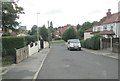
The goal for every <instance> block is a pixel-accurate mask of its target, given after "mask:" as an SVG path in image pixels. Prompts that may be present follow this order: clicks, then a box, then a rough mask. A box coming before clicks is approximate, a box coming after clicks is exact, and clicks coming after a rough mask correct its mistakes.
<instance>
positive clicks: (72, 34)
mask: <svg viewBox="0 0 120 81" xmlns="http://www.w3.org/2000/svg"><path fill="white" fill-rule="evenodd" d="M76 38H78V36H77V33H76V31H75V30H74V28H72V27H71V28H69V29H67V30H66V31H65V32H64V34H63V36H62V39H63V40H64V41H67V40H68V39H76Z"/></svg>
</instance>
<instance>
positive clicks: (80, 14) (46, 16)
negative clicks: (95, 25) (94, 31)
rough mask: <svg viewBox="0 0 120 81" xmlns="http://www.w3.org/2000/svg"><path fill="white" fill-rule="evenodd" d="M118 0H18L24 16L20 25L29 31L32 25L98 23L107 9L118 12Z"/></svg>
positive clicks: (21, 17)
mask: <svg viewBox="0 0 120 81" xmlns="http://www.w3.org/2000/svg"><path fill="white" fill-rule="evenodd" d="M118 1H120V0H19V6H21V7H23V8H24V11H25V14H24V15H21V16H20V19H19V21H20V22H22V24H21V25H24V26H27V29H31V27H32V26H33V25H36V24H37V13H38V12H39V13H40V14H39V16H38V26H42V25H44V24H45V25H46V26H47V21H48V20H49V21H52V22H53V26H54V27H58V26H64V25H66V24H72V25H77V24H78V23H79V24H82V23H83V22H86V21H90V22H92V21H99V20H100V19H101V18H102V17H103V16H105V15H106V12H107V10H108V9H111V12H112V13H116V12H118Z"/></svg>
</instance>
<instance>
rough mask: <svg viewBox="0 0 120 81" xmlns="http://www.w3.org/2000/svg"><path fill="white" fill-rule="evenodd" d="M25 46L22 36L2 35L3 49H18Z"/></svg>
mask: <svg viewBox="0 0 120 81" xmlns="http://www.w3.org/2000/svg"><path fill="white" fill-rule="evenodd" d="M24 46H25V42H24V38H23V37H3V38H2V47H3V49H14V48H16V49H19V48H22V47H24Z"/></svg>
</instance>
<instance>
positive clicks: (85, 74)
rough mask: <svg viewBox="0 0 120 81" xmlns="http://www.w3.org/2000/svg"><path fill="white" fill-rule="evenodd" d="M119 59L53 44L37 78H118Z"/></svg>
mask: <svg viewBox="0 0 120 81" xmlns="http://www.w3.org/2000/svg"><path fill="white" fill-rule="evenodd" d="M117 78H118V60H116V59H113V58H109V57H104V56H100V55H95V54H92V53H88V52H85V51H84V50H83V51H68V50H67V48H66V45H65V44H55V45H52V47H51V51H50V53H49V54H48V56H47V58H46V60H45V62H44V64H43V67H42V69H41V70H40V72H39V75H38V77H37V79H117Z"/></svg>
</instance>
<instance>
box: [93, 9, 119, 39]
mask: <svg viewBox="0 0 120 81" xmlns="http://www.w3.org/2000/svg"><path fill="white" fill-rule="evenodd" d="M110 11H111V10H110V9H108V12H107V13H106V16H105V17H103V18H102V19H101V20H100V21H99V22H98V23H97V24H96V26H94V27H93V32H92V33H91V34H93V35H95V34H100V35H103V37H105V38H109V37H113V38H118V37H119V36H120V19H119V17H120V12H118V13H114V14H111V12H110Z"/></svg>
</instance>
